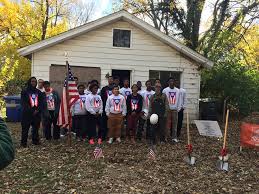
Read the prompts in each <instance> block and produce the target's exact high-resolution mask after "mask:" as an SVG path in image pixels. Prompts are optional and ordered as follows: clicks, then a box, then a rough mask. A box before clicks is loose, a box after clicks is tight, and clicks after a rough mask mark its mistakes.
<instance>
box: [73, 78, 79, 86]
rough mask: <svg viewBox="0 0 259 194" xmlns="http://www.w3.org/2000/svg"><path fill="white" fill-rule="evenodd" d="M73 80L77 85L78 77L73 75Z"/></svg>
mask: <svg viewBox="0 0 259 194" xmlns="http://www.w3.org/2000/svg"><path fill="white" fill-rule="evenodd" d="M74 80H75V82H76V85H78V77H74Z"/></svg>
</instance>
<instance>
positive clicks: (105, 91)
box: [101, 76, 114, 140]
mask: <svg viewBox="0 0 259 194" xmlns="http://www.w3.org/2000/svg"><path fill="white" fill-rule="evenodd" d="M113 85H114V83H113V77H112V76H109V77H108V85H107V86H105V87H103V88H102V90H101V98H102V101H103V114H102V122H101V127H102V132H103V137H102V140H105V139H106V136H107V133H108V128H107V120H108V118H107V115H106V114H105V106H106V101H107V99H108V97H109V96H111V95H112V88H113Z"/></svg>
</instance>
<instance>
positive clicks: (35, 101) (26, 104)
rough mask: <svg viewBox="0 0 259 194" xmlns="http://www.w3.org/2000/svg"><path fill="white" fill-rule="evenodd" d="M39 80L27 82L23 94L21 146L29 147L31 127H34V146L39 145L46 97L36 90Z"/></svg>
mask: <svg viewBox="0 0 259 194" xmlns="http://www.w3.org/2000/svg"><path fill="white" fill-rule="evenodd" d="M36 86H37V79H36V78H35V77H31V78H30V79H29V80H28V82H27V88H26V89H25V90H23V91H22V92H21V105H22V121H21V125H22V138H21V146H22V147H27V139H28V133H29V129H30V126H32V129H33V130H32V144H34V145H39V144H40V142H39V133H38V130H39V127H40V121H41V113H42V111H43V109H44V106H45V105H44V104H45V102H44V95H43V93H42V92H41V91H40V90H38V89H37V88H36Z"/></svg>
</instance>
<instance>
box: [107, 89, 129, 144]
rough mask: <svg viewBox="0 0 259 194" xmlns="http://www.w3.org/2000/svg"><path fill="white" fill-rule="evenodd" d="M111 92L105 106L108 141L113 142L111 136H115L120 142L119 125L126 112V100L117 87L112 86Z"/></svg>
mask: <svg viewBox="0 0 259 194" xmlns="http://www.w3.org/2000/svg"><path fill="white" fill-rule="evenodd" d="M112 92H113V94H112V95H111V96H109V97H108V99H107V102H106V107H105V112H106V115H107V116H108V128H109V135H108V136H109V141H108V143H110V144H111V143H112V142H113V138H116V140H117V142H119V143H120V142H121V139H120V136H121V125H122V122H123V118H124V117H125V116H126V112H127V107H126V100H125V98H124V96H122V95H120V94H119V87H118V86H114V87H113V90H112Z"/></svg>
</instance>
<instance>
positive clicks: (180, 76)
mask: <svg viewBox="0 0 259 194" xmlns="http://www.w3.org/2000/svg"><path fill="white" fill-rule="evenodd" d="M151 71H156V72H159V76H158V77H156V78H159V79H160V80H161V72H163V71H164V72H170V77H173V76H172V74H179V82H180V86H181V87H182V84H183V82H182V76H183V72H182V71H175V70H155V69H149V71H148V77H149V80H153V79H156V78H151V77H150V72H151ZM168 78H169V77H168ZM176 79H178V78H176ZM151 84H152V86H153V87H154V85H153V82H152V81H151ZM161 84H162V87H164V86H163V83H161Z"/></svg>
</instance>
